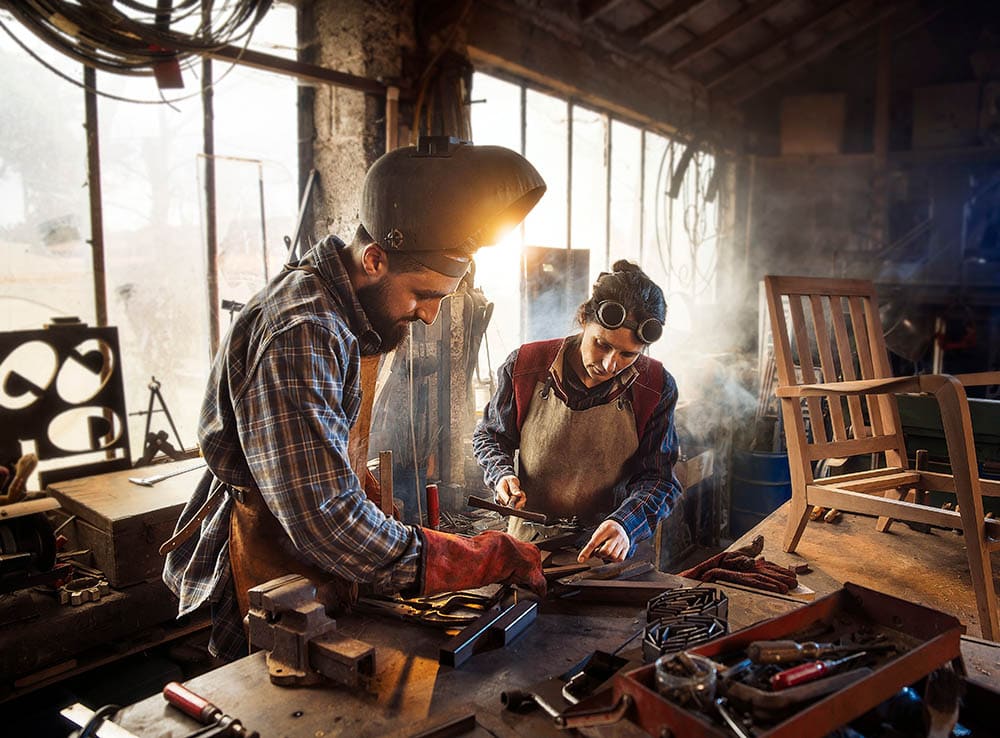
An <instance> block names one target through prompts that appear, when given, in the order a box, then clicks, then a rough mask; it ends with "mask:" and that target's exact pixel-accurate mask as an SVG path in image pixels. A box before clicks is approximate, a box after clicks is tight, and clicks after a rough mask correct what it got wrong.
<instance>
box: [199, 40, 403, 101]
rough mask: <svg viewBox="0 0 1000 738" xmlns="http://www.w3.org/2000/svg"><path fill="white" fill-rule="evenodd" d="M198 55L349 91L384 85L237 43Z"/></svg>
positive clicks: (374, 90) (376, 90)
mask: <svg viewBox="0 0 1000 738" xmlns="http://www.w3.org/2000/svg"><path fill="white" fill-rule="evenodd" d="M202 56H205V57H208V58H211V59H221V60H223V61H228V62H233V63H234V64H239V65H240V66H243V67H251V68H252V69H261V70H263V71H265V72H274V73H275V74H283V75H285V76H288V77H295V78H296V79H300V80H302V81H303V82H311V83H313V84H323V85H334V86H336V87H345V88H347V89H349V90H357V91H358V92H367V93H370V94H373V95H384V94H385V88H386V86H385V84H383V83H382V82H379V81H378V80H374V79H368V78H367V77H359V76H357V75H355V74H348V73H346V72H337V71H335V70H333V69H326V68H325V67H319V66H316V65H315V64H307V63H305V62H300V61H296V60H295V59H285V58H283V57H280V56H274V55H273V54H265V53H263V52H260V51H254V50H253V49H245V48H242V47H240V46H232V45H227V46H220V47H219V48H217V49H212V50H210V51H206V52H204V53H203V54H202Z"/></svg>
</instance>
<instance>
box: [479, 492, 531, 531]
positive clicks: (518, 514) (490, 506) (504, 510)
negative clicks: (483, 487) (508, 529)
mask: <svg viewBox="0 0 1000 738" xmlns="http://www.w3.org/2000/svg"><path fill="white" fill-rule="evenodd" d="M469 507H478V508H481V509H483V510H493V511H494V512H498V513H500V514H501V515H511V516H513V517H515V518H522V519H524V520H527V521H529V522H532V523H539V524H541V525H548V524H549V516H548V515H546V514H544V513H536V512H528V511H527V510H517V509H515V508H513V507H507V506H506V505H498V504H497V503H495V502H491V501H490V500H484V499H483V498H482V497H476V496H475V495H469Z"/></svg>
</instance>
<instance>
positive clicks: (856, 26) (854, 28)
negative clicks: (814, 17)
mask: <svg viewBox="0 0 1000 738" xmlns="http://www.w3.org/2000/svg"><path fill="white" fill-rule="evenodd" d="M898 9H899V5H896V4H893V5H889V6H885V7H883V8H882V9H881V10H879V11H877V12H875V13H874V14H873V15H871V16H868V17H867V18H861V19H859V20H858V22H857V23H852V24H848V25H847V27H845V28H843V29H841V30H840V32H839V33H835V34H834V35H833V36H830V37H829V38H827V39H825V40H824V41H823V42H822V43H819V44H817V45H816V46H814V47H812V48H811V49H809V50H808V51H805V52H803V53H802V54H799V55H798V56H796V57H794V58H792V59H789V60H788V61H786V62H785V63H783V64H780V65H779V66H778V68H777V69H775V70H773V71H772V72H770V73H768V74H765V75H763V76H762V77H761V78H760V79H759V80H757V81H756V82H755V83H753V84H751V85H749V86H747V87H744V88H742V89H741V90H740V91H739V93H737V94H736V95H735V96H733V97H732V98H730V99H729V101H730V102H732V103H733V104H734V105H739V104H741V103H743V102H745V101H747V100H749V99H750V98H751V97H754V96H755V95H757V94H759V93H760V92H762V91H764V90H766V89H767V88H768V87H771V86H772V85H773V84H775V83H776V82H778V81H779V80H782V79H784V78H785V77H787V76H788V75H789V74H791V73H792V72H794V71H796V70H798V69H799V68H801V67H803V66H805V65H806V64H808V63H809V62H811V61H814V60H816V59H820V58H822V57H824V56H826V55H828V54H829V53H830V52H831V51H833V50H834V49H835V48H837V47H838V46H840V45H841V44H842V43H844V42H845V41H849V40H851V39H852V38H855V37H856V36H858V35H860V34H861V33H863V32H864V31H867V30H868V29H869V28H871V27H872V26H874V25H876V24H878V23H881V22H882V21H883V20H885V19H886V18H888V17H889V16H890V15H892V14H893V13H895V12H896V11H897V10H898Z"/></svg>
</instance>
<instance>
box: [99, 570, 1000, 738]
mask: <svg viewBox="0 0 1000 738" xmlns="http://www.w3.org/2000/svg"><path fill="white" fill-rule="evenodd" d="M645 579H649V580H654V581H659V582H662V583H663V585H664V588H669V587H677V586H691V585H693V584H696V583H694V582H691V581H689V580H685V579H682V578H680V577H676V576H673V575H669V574H661V573H655V574H649V575H646V577H645ZM713 586H714V585H713ZM721 589H723V590H724V591H725V592H726V594H727V595H728V597H729V623H730V628H731V630H736V629H739V628H743V627H746V626H748V625H751V624H753V623H756V622H758V621H760V620H764V619H767V618H771V617H775V616H778V615H781V614H784V613H787V612H789V611H790V610H792V609H794V608H797V607H800V606H801V605H803V604H805V603H806V601H805V600H797V599H793V598H789V597H785V596H780V595H770V594H766V593H760V592H754V591H750V590H746V589H743V588H741V587H732V586H724V587H721ZM644 622H645V612H644V609H643V608H641V607H639V606H624V605H622V606H608V605H592V604H587V603H576V604H567V603H560V602H555V603H554V602H548V601H547V602H544V603H542V606H541V609H540V613H539V615H538V618H537V620H536V621H535V623H534V625H533V626H532V627H531V628H529V629H528V630H527V631H526V632H525V633H523V634H522V635H521V636H520V637H519V638H518V639H517V640H516V641H514V642H513V643H512V644H511V645H509V646H508V647H507V648H506V649H501V650H496V651H491V652H487V653H482V654H478V655H476V656H474V657H473V658H472V659H471V660H470V661H468V662H467V663H466V664H464V665H463V666H462V667H461V668H458V669H452V668H449V667H443V666H439V665H438V648H439V646H440V645H441V643H442V642H443V641H444V640H445V636H444V634H443V633H442V632H441V631H437V630H433V629H429V628H426V627H421V626H418V625H414V624H408V623H401V622H398V621H393V620H388V619H382V618H375V617H368V616H360V615H351V616H348V617H345V618H342V619H340V620H339V621H338V630H339V631H340V632H342V633H345V634H347V635H349V636H352V637H354V638H358V639H361V640H364V641H367V642H368V643H370V644H372V645H374V646H375V647H376V677H375V679H374V682H373V684H372V686H371V689H370V690H369V691H367V692H365V691H352V690H348V689H345V688H342V687H336V686H320V687H299V688H286V687H278V686H275V685H273V684H271V683H270V681H269V679H268V675H267V668H266V666H265V660H264V654H263V653H261V652H258V653H255V654H253V655H250V656H248V657H246V658H243V659H240V660H238V661H235V662H233V663H230V664H227V665H226V666H223V667H221V668H219V669H216V670H214V671H211V672H208V673H206V674H203V675H202V676H200V677H198V678H196V679H193V680H191V681H190V682H188V683H187V686H189V687H190V688H191V689H192V690H194V691H195V692H197V693H199V694H201V695H202V696H203V697H205V698H207V699H209V700H211V701H212V702H214V703H215V704H216V705H217V706H218V707H219V708H220V709H222V710H223V711H224V712H226V713H228V714H230V715H232V716H234V717H237V718H239V719H240V720H242V721H243V724H244V725H245V726H247V727H248V728H249V729H251V730H257V731H259V732H260V734H261V735H262V736H282V737H283V738H330V737H332V736H352V737H353V736H398V737H400V738H401V737H402V736H412V735H416V734H418V733H419V732H420V731H421V730H422V729H425V728H428V727H430V726H435V725H439V724H440V723H442V722H443V721H445V720H446V719H448V718H449V717H454V716H458V715H462V714H468V713H470V712H474V713H475V716H476V725H477V727H476V728H475V730H473V731H469V732H461V733H455V734H454V735H463V736H466V735H467V736H487V735H492V736H565V735H566V733H564V732H561V731H558V730H557V729H556V728H555V726H554V725H553V721H552V719H551V718H550V717H548V716H547V715H546V714H545V713H544V712H542V711H541V710H538V709H536V710H534V711H532V712H529V713H525V714H520V713H513V712H509V711H504V710H503V709H502V707H501V704H500V693H501V692H502V691H504V690H512V689H524V688H528V687H530V686H532V685H533V684H536V683H538V682H540V681H542V680H543V679H546V678H548V677H552V676H556V675H559V674H561V673H563V672H565V671H566V670H567V669H569V668H570V667H572V666H573V665H574V664H576V663H579V662H580V661H581V660H582V659H583V658H584V657H586V656H587V655H588V654H590V653H591V652H593V651H595V650H604V651H614V650H615V649H617V648H618V647H619V646H621V645H622V644H623V643H624V642H625V641H626V639H627V638H629V636H631V635H633V634H634V633H635V632H636V631H637V630H639V629H641V628H642V626H643V624H644ZM636 643H638V641H634V642H633V644H631V645H630V646H629V647H627V648H626V649H625V650H623V651H622V654H621V655H623V656H625V657H634V658H636V659H637V662H636V665H637V666H638V665H639V661H638V659H640V658H641V657H640V653H639V651H638V649H637V648H634V647H633V646H634V645H635V644H636ZM962 648H963V653H964V655H965V656H966V660H967V663H969V664H970V677H975V678H978V679H979V680H981V681H983V682H984V683H987V684H990V685H991V686H993V687H994V688H995V687H997V686H998V684H1000V680H998V678H997V676H994V674H1000V669H998V668H996V667H997V666H998V665H1000V650H998V648H997V645H996V644H991V643H984V642H980V641H975V640H974V639H970V640H965V641H963V645H962ZM986 672H989V673H988V674H987V673H986ZM91 707H94V708H96V707H97V706H96V705H93V706H91ZM115 722H116V723H118V724H119V725H121V726H123V727H124V728H126V729H127V730H129V731H130V732H132V733H133V734H135V735H136V736H140V738H181V737H182V736H186V735H188V734H189V733H191V732H192V731H194V730H195V729H196V728H197V724H196V722H195V721H194V720H192V719H190V718H188V717H186V716H184V715H182V714H181V713H180V712H178V711H177V710H176V709H175V708H173V707H171V706H169V705H167V703H166V702H165V700H164V699H163V697H162V696H160V695H154V696H152V697H150V698H148V699H146V700H143V701H142V702H139V703H136V704H134V705H132V706H130V707H127V708H125V709H124V710H123V711H122V712H120V713H119V714H118V716H117V717H116V718H115ZM585 734H586V735H603V736H639V735H645V734H644V733H642V732H641V731H640V730H639V729H638V728H637V727H636V726H634V725H632V724H631V723H626V722H622V723H619V724H617V725H615V726H610V727H605V728H600V729H598V728H591V729H587V732H586V733H585Z"/></svg>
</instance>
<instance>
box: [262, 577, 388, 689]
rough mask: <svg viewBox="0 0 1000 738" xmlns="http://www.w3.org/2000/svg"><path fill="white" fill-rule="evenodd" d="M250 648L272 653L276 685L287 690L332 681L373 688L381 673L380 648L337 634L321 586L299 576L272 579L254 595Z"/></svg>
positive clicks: (270, 666)
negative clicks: (377, 670) (320, 596)
mask: <svg viewBox="0 0 1000 738" xmlns="http://www.w3.org/2000/svg"><path fill="white" fill-rule="evenodd" d="M248 594H249V598H250V612H249V613H248V614H247V621H248V623H249V633H250V645H251V646H255V647H257V648H262V649H264V650H266V651H268V654H267V670H268V673H269V674H270V677H271V682H273V683H274V684H279V685H282V686H297V685H307V684H317V683H319V682H322V681H324V679H329V680H331V681H333V682H335V683H337V684H342V685H344V686H347V687H359V686H365V685H367V683H368V681H369V680H370V679H371V678H372V677H373V676H374V674H375V649H374V648H373V647H372V646H370V645H368V644H367V643H364V642H363V641H358V640H355V639H354V638H349V637H347V636H344V635H340V634H339V633H337V621H336V620H333V619H332V618H329V617H327V615H326V610H325V609H324V607H323V605H322V604H321V603H320V602H318V601H317V600H316V586H315V585H314V584H313V583H312V582H310V581H309V580H308V579H306V578H305V577H303V576H301V575H299V574H288V575H286V576H283V577H279V578H277V579H272V580H271V581H269V582H265V583H264V584H261V585H259V586H257V587H254V588H253V589H251V590H250V591H249V592H248Z"/></svg>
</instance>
